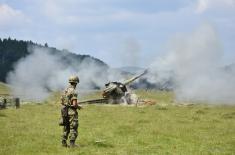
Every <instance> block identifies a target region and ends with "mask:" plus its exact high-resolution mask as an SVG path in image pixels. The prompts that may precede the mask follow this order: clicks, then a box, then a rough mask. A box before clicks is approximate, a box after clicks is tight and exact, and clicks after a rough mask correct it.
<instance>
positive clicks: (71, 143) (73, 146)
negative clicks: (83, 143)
mask: <svg viewBox="0 0 235 155" xmlns="http://www.w3.org/2000/svg"><path fill="white" fill-rule="evenodd" d="M69 147H71V148H75V147H79V146H78V145H76V144H75V140H70V145H69Z"/></svg>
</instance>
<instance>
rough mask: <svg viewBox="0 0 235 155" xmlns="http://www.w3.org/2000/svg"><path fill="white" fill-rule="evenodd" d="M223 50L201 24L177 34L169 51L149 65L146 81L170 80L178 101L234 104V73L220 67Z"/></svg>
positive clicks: (207, 29) (205, 26) (208, 26)
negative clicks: (192, 30) (188, 31)
mask: <svg viewBox="0 0 235 155" xmlns="http://www.w3.org/2000/svg"><path fill="white" fill-rule="evenodd" d="M223 54H224V53H223V50H222V48H221V45H220V41H219V39H218V36H217V34H216V32H215V30H214V28H213V27H211V26H210V25H208V24H205V25H202V26H201V27H200V28H199V29H197V30H196V31H195V32H193V33H191V34H190V35H178V36H176V37H175V38H174V39H172V41H171V42H170V46H169V50H168V53H167V54H166V55H165V56H164V57H162V58H160V59H157V60H156V61H155V62H154V63H153V64H152V65H151V67H150V75H153V76H149V77H148V78H149V81H150V82H152V83H159V82H160V83H161V82H165V81H167V80H169V79H173V83H174V86H173V90H174V92H175V94H176V98H177V99H178V100H180V101H195V102H210V103H228V104H234V103H235V94H234V92H235V78H234V77H235V72H234V69H230V70H228V69H225V67H224V66H223V61H222V58H223Z"/></svg>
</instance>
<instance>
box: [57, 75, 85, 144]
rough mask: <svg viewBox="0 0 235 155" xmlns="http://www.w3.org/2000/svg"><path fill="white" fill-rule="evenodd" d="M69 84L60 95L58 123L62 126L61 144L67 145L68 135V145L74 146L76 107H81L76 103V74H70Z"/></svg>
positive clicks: (76, 120) (76, 119)
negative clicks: (59, 120)
mask: <svg viewBox="0 0 235 155" xmlns="http://www.w3.org/2000/svg"><path fill="white" fill-rule="evenodd" d="M69 83H70V85H69V86H68V88H67V89H65V91H64V93H63V94H62V96H61V104H62V108H61V116H62V119H61V122H60V125H61V126H63V135H62V146H64V147H67V146H68V145H67V139H68V136H69V140H70V147H75V146H76V145H75V141H76V138H77V136H78V131H77V129H78V112H77V109H79V110H80V109H81V108H82V107H81V106H80V105H79V104H78V101H77V93H76V86H77V84H78V83H79V78H78V77H77V76H71V77H70V78H69Z"/></svg>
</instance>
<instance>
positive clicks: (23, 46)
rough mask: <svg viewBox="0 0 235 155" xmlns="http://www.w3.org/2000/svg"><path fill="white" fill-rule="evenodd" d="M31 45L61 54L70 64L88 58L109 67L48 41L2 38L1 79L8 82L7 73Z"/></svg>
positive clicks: (79, 62)
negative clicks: (38, 41)
mask: <svg viewBox="0 0 235 155" xmlns="http://www.w3.org/2000/svg"><path fill="white" fill-rule="evenodd" d="M30 46H37V47H39V48H44V49H48V51H50V54H56V55H60V56H61V58H62V59H61V61H63V62H65V63H66V64H68V65H75V64H76V65H78V66H79V64H81V63H82V62H83V61H84V60H86V62H92V63H94V64H96V65H97V66H100V67H103V68H104V69H107V68H109V67H108V65H107V64H106V63H104V62H103V61H101V60H99V59H97V58H94V57H91V56H89V55H80V54H75V53H71V52H69V51H67V50H58V49H56V48H53V47H48V45H47V43H45V45H40V44H37V43H34V42H32V41H23V40H16V39H11V38H8V39H1V38H0V81H2V82H6V77H7V74H8V73H9V72H10V71H12V70H13V69H14V64H15V63H16V62H18V61H19V60H20V59H21V58H24V57H26V56H28V55H29V54H30V51H29V47H30ZM74 62H76V63H74ZM78 66H76V67H78Z"/></svg>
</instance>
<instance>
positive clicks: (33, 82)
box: [7, 47, 120, 100]
mask: <svg viewBox="0 0 235 155" xmlns="http://www.w3.org/2000/svg"><path fill="white" fill-rule="evenodd" d="M29 51H30V52H31V53H30V54H29V55H28V56H27V57H25V58H23V59H21V60H19V61H18V63H17V64H16V65H15V68H14V71H12V72H10V73H9V75H8V78H7V81H8V83H9V84H10V85H11V86H12V88H13V94H14V95H15V96H20V97H21V98H23V99H30V100H42V99H45V98H46V97H48V95H49V94H50V93H51V91H58V90H63V89H64V88H65V87H66V85H68V78H69V77H70V76H71V75H78V76H79V78H80V81H81V82H80V83H79V85H78V87H79V90H88V89H93V88H94V87H97V88H101V87H104V83H106V82H108V81H110V80H114V79H115V78H116V80H117V78H120V76H119V73H118V72H114V71H112V70H107V68H106V69H105V68H104V67H101V66H99V65H97V63H95V61H92V60H91V59H89V60H88V58H87V59H86V58H85V59H83V60H82V62H76V60H71V62H70V63H71V64H68V63H65V62H64V61H63V60H62V59H63V56H65V57H66V54H65V55H61V53H58V54H55V53H53V54H52V52H50V50H49V49H46V48H40V47H29ZM68 60H69V59H68Z"/></svg>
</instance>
